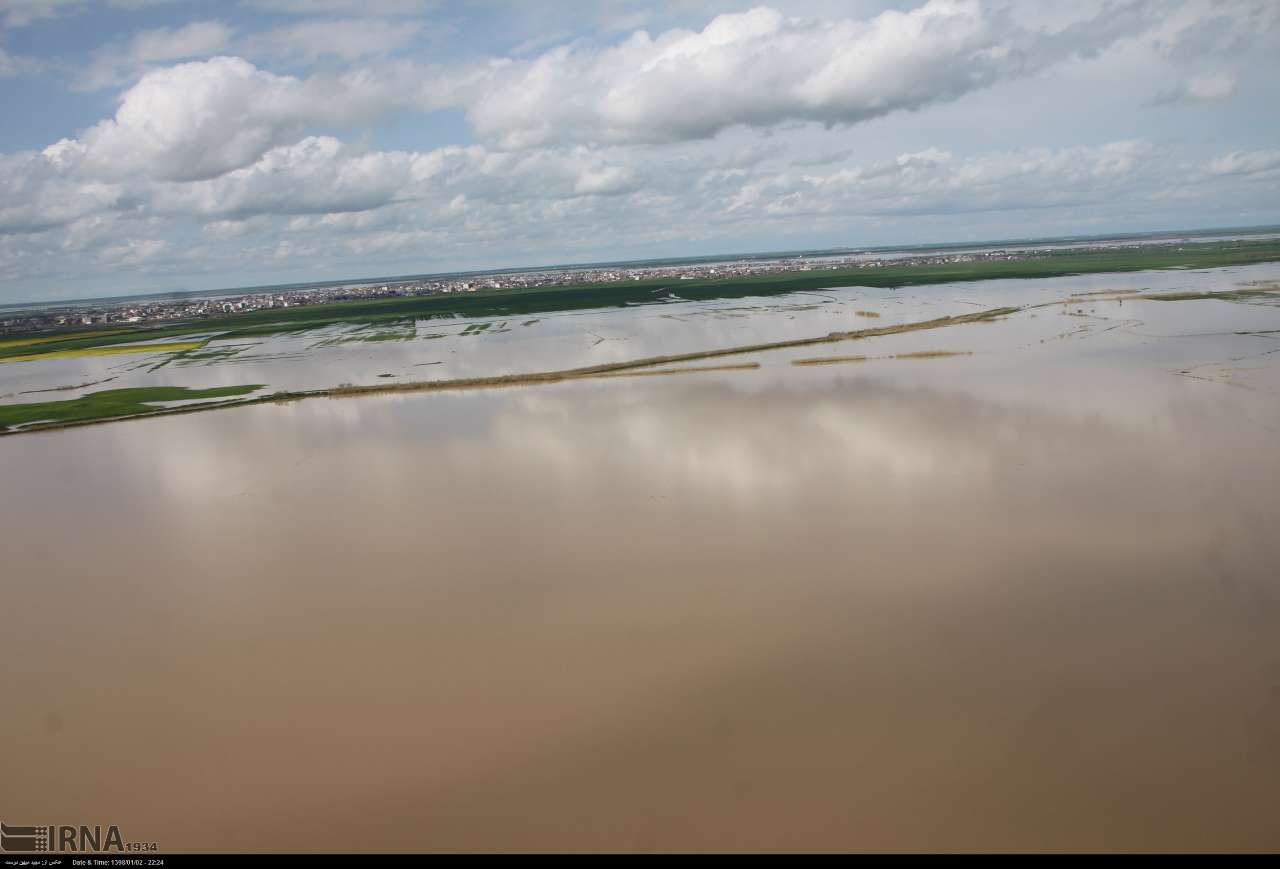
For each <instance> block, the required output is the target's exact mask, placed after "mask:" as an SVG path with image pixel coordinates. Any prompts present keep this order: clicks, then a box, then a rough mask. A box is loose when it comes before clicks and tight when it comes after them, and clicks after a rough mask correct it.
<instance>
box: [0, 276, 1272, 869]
mask: <svg viewBox="0 0 1280 869" xmlns="http://www.w3.org/2000/svg"><path fill="white" fill-rule="evenodd" d="M1078 307H1079V306H1072V308H1071V311H1072V312H1074V311H1075V310H1076V309H1077V308H1078ZM1085 309H1086V310H1085V314H1084V315H1076V314H1074V313H1068V312H1066V311H1063V310H1058V309H1043V310H1041V311H1039V312H1036V316H1034V317H1032V316H1029V315H1025V314H1024V315H1019V316H1017V317H1014V318H1010V319H1009V320H1006V321H1002V322H1000V323H994V324H989V325H971V326H965V327H959V328H957V329H954V330H942V331H940V332H936V333H930V334H913V335H901V336H891V337H887V338H883V339H875V340H874V341H870V342H865V343H862V344H858V345H849V346H833V347H832V348H831V349H830V351H829V352H830V354H831V355H832V356H841V355H845V356H847V355H850V354H853V353H857V354H865V355H868V356H872V357H877V358H874V359H871V360H869V361H867V362H864V363H860V364H858V365H819V366H800V367H797V366H793V365H790V364H789V363H790V359H792V358H800V357H812V356H813V355H814V353H813V349H812V348H801V349H799V350H796V351H795V352H794V353H792V354H790V355H788V354H786V353H782V354H760V355H759V356H758V357H749V358H747V359H745V360H744V361H758V362H760V363H761V367H760V368H759V369H748V370H731V371H729V370H726V371H708V372H700V373H693V374H689V375H687V376H682V377H653V378H619V379H610V380H598V381H589V382H577V383H567V384H558V385H551V386H538V387H530V388H516V389H501V390H488V391H480V392H472V393H459V394H448V395H402V396H382V397H368V398H348V399H332V400H316V401H309V402H303V403H300V404H294V405H286V406H271V405H264V406H257V407H251V408H243V409H236V410H227V411H217V412H212V413H208V414H197V415H193V416H185V417H172V418H163V419H155V420H145V421H138V422H129V423H120V424H111V425H104V426H94V427H89V428H84V429H74V430H66V431H57V432H48V433H39V434H31V435H23V436H20V437H14V438H7V439H5V440H4V441H3V442H0V474H2V479H3V483H4V497H3V499H2V500H0V528H2V529H3V544H4V559H3V565H4V567H3V581H2V584H0V593H2V594H3V611H4V617H3V625H4V630H3V631H2V632H0V696H3V697H4V698H5V699H4V714H3V716H0V817H2V818H3V819H4V820H5V822H6V823H16V824H37V823H73V824H90V825H92V824H101V825H104V826H105V825H107V824H117V825H119V826H120V828H121V831H122V833H123V834H124V837H125V838H126V839H129V840H133V841H143V842H149V841H155V842H157V843H158V844H159V845H160V847H161V849H163V850H169V851H295V850H302V851H328V850H338V851H415V850H557V851H560V850H690V849H692V850H760V849H765V850H771V849H788V850H850V849H853V850H960V849H963V850H975V849H976V850H1023V849H1037V850H1043V849H1050V850H1097V849H1119V850H1129V849H1141V850H1184V849H1214V850H1223V849H1225V850H1275V849H1277V848H1280V824H1277V822H1276V806H1278V805H1280V570H1278V569H1277V564H1278V563H1280V535H1277V534H1276V532H1275V529H1276V528H1277V527H1278V525H1280V521H1278V520H1280V485H1277V483H1278V482H1280V450H1278V449H1277V443H1280V400H1278V399H1280V352H1272V351H1274V350H1280V339H1278V338H1277V337H1276V336H1275V335H1271V336H1270V337H1268V334H1267V333H1266V331H1265V330H1267V329H1275V328H1280V325H1278V324H1277V322H1276V321H1277V319H1278V318H1280V309H1277V308H1274V307H1269V306H1265V305H1242V304H1231V303H1226V302H1187V303H1164V304H1161V303H1136V302H1125V303H1124V304H1123V305H1121V304H1119V303H1117V302H1114V301H1109V302H1105V303H1101V302H1100V303H1096V304H1091V305H1086V306H1085ZM1090 310H1091V313H1090ZM1086 315H1087V316H1086ZM619 316H625V314H619ZM1238 327H1243V328H1244V330H1256V331H1257V332H1258V334H1251V335H1239V334H1235V333H1236V332H1237V331H1241V329H1240V328H1238ZM928 351H946V352H964V353H972V355H970V356H962V357H947V358H916V359H912V358H907V359H888V358H881V357H889V356H892V355H895V354H905V353H921V352H928ZM1184 372H1186V373H1184Z"/></svg>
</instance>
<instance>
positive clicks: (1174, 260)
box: [0, 240, 1280, 362]
mask: <svg viewBox="0 0 1280 869" xmlns="http://www.w3.org/2000/svg"><path fill="white" fill-rule="evenodd" d="M1277 260H1280V242H1277V241H1271V240H1267V241H1236V242H1198V243H1188V244H1185V245H1179V246H1170V245H1155V246H1140V247H1124V248H1112V249H1107V250H1100V251H1099V250H1082V251H1055V252H1054V253H1052V254H1047V255H1037V256H1033V257H1028V258H1024V259H1016V260H984V261H979V262H959V263H948V264H944V265H916V264H908V265H898V266H885V267H881V268H873V269H862V268H854V269H828V268H814V269H813V270H812V271H795V272H784V273H776V274H768V275H759V276H751V277H745V278H717V279H707V280H690V281H671V280H669V279H662V280H641V281H626V282H622V283H611V284H572V285H566V286H562V287H541V288H530V289H504V290H478V291H476V292H474V293H465V294H462V293H457V294H450V295H438V296H415V297H397V298H387V299H375V300H370V301H350V302H337V303H332V304H323V305H308V306H301V307H293V308H282V309H271V310H263V311H253V312H248V313H243V314H233V315H224V316H219V317H211V318H208V319H202V320H199V321H194V322H186V323H173V324H166V325H161V326H153V325H139V326H136V327H132V328H120V329H115V328H113V329H112V330H108V331H102V330H98V331H96V332H91V333H86V332H77V331H74V330H72V331H68V332H66V333H64V334H62V335H58V336H51V335H48V334H46V333H38V334H33V335H29V336H7V337H6V338H5V339H4V341H3V342H2V343H0V362H4V361H5V360H10V361H12V360H15V359H20V358H22V357H24V356H30V355H31V352H30V350H29V349H25V348H26V346H27V344H29V343H30V342H31V341H40V342H42V343H48V344H49V346H48V347H47V348H42V351H43V350H46V349H47V351H48V352H68V351H73V350H83V349H87V348H95V347H107V346H112V345H116V344H127V343H132V342H136V341H139V340H141V339H142V338H144V337H145V338H148V339H151V340H158V339H161V338H166V337H176V336H185V335H191V334H192V333H194V332H216V333H218V334H219V335H220V337H222V338H224V339H228V340H231V339H242V338H255V337H261V336H264V335H272V334H279V333H284V332H290V331H299V330H306V329H316V328H320V327H323V326H326V325H332V324H336V323H361V324H366V325H371V324H379V323H381V324H390V323H395V322H405V321H412V320H414V319H431V318H446V319H447V318H453V317H472V318H475V317H517V316H525V315H529V314H538V313H543V314H545V313H551V312H564V311H580V310H588V309H594V308H606V307H625V306H631V305H641V304H652V303H655V302H661V301H663V300H667V299H670V298H673V297H674V298H679V299H684V300H689V301H706V300H712V299H737V298H747V297H768V296H774V295H781V294H785V293H794V292H797V291H804V290H821V289H826V288H830V287H839V286H861V287H878V288H899V287H911V286H928V285H931V284H949V283H958V282H970V281H988V280H1012V279H1035V278H1052V277H1061V276H1065V275H1088V274H1102V273H1108V272H1110V273H1124V272H1136V271H1143V270H1147V269H1167V268H1180V269H1206V268H1221V267H1224V266H1234V265H1248V264H1252V263H1262V262H1272V261H1277ZM390 339H391V335H390V334H387V335H386V337H379V338H378V339H376V340H390ZM368 340H373V339H368ZM24 342H27V343H24Z"/></svg>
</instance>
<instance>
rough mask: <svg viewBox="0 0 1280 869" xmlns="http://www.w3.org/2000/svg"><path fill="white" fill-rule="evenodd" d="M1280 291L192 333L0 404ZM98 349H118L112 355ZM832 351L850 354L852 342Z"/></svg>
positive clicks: (64, 366) (451, 370)
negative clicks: (1095, 301) (1011, 310)
mask: <svg viewBox="0 0 1280 869" xmlns="http://www.w3.org/2000/svg"><path fill="white" fill-rule="evenodd" d="M1277 283H1280V263H1271V264H1263V265H1256V266H1243V267H1236V268H1225V269H1212V270H1196V271H1187V270H1177V269H1172V270H1165V271H1151V272H1138V273H1130V274H1110V275H1088V276H1081V277H1068V278H1051V279H1042V280H1001V281H981V282H971V283H959V284H943V285H936V286H930V287H910V288H904V289H898V290H888V289H872V288H843V289H834V290H831V291H806V292H798V293H793V294H789V295H785V296H779V297H771V298H756V299H732V300H724V301H716V302H680V301H677V300H672V301H670V302H668V303H665V304H654V305H644V306H637V307H631V308H625V309H605V310H600V311H588V312H576V311H575V312H567V313H551V314H544V315H529V316H524V317H519V318H513V319H509V320H494V319H484V320H478V319H471V318H449V319H436V320H418V321H405V322H403V323H396V324H385V323H382V324H377V325H374V326H359V325H349V324H343V325H338V326H326V327H324V328H320V329H313V330H308V331H303V332H298V333H290V334H285V335H273V336H266V337H262V338H255V339H246V338H242V337H241V338H235V339H219V338H218V337H217V336H216V333H212V334H211V333H208V332H193V333H192V334H191V335H188V336H179V337H176V338H167V339H165V340H164V341H163V342H156V343H159V344H161V345H162V346H170V345H173V344H181V343H184V342H185V343H188V344H189V343H190V342H193V341H202V340H204V339H208V342H207V343H205V344H204V345H203V346H201V347H198V348H195V349H187V350H182V351H177V352H155V353H143V354H139V353H134V352H128V353H123V352H121V353H120V354H119V355H94V356H72V357H64V358H44V359H36V360H31V361H25V362H3V361H0V405H4V404H21V403H33V402H39V401H46V400H48V401H54V400H67V399H70V398H74V397H78V396H81V395H85V394H88V393H92V392H95V391H98V390H104V389H126V388H137V387H152V386H166V387H186V388H191V389H210V388H218V387H231V386H242V385H245V384H262V385H263V386H262V388H261V390H259V392H258V393H257V394H259V395H266V394H270V393H274V392H279V391H298V390H312V389H325V388H329V387H334V386H338V385H340V384H354V385H362V386H363V385H374V384H386V383H388V382H396V381H398V382H405V381H421V380H447V379H454V378H464V377H489V376H495V375H506V374H518V373H530V372H539V371H548V370H559V369H566V368H575V367H580V366H587V365H598V364H602V363H611V362H621V361H626V360H630V359H638V358H643V357H647V356H654V355H664V354H670V353H684V352H694V351H699V350H707V349H713V348H718V347H728V346H735V345H739V344H751V343H762V342H768V341H781V340H789V339H795V338H807V337H813V336H818V335H825V334H828V333H829V332H833V331H849V330H853V329H862V328H869V327H875V326H887V325H892V324H895V323H905V322H912V321H917V320H928V319H934V318H937V317H941V316H944V315H953V316H954V315H958V314H971V313H974V312H975V311H979V310H982V309H984V308H993V307H1000V306H1005V305H1019V306H1020V305H1031V304H1037V303H1041V302H1046V301H1053V300H1057V299H1065V298H1068V297H1071V296H1073V295H1075V294H1079V293H1102V292H1107V291H1119V292H1124V291H1130V292H1136V291H1141V292H1152V293H1168V292H1190V293H1196V292H1220V291H1223V290H1231V289H1236V288H1240V287H1251V286H1256V285H1260V284H1261V285H1271V284H1277ZM1265 301H1267V300H1264V302H1265ZM1269 301H1270V302H1271V303H1272V304H1274V303H1275V302H1276V300H1275V299H1271V300H1269ZM1135 304H1138V303H1133V302H1131V303H1130V309H1129V311H1130V313H1132V312H1133V311H1135V310H1136V309H1135V308H1134V307H1133V306H1134V305H1135ZM1095 310H1097V311H1100V312H1102V313H1104V314H1106V315H1108V316H1113V315H1114V314H1115V313H1116V312H1117V311H1118V310H1119V309H1118V308H1116V307H1115V306H1114V304H1113V305H1112V306H1110V307H1104V308H1101V309H1098V308H1097V306H1096V305H1095ZM1142 311H1143V315H1144V317H1151V318H1156V317H1159V316H1168V315H1167V314H1163V315H1162V314H1159V313H1156V312H1154V311H1153V308H1152V306H1150V305H1146V304H1144V305H1143V308H1142ZM1183 313H1184V314H1185V312H1183ZM867 314H872V315H876V316H866V315H867ZM1178 316H1183V315H1182V314H1180V315H1178ZM1054 325H1055V326H1057V325H1061V326H1063V329H1064V330H1071V331H1078V330H1079V328H1080V327H1081V326H1083V325H1084V324H1083V323H1072V322H1071V321H1062V322H1056V321H1055V324H1054ZM1097 325H1098V324H1091V325H1090V326H1089V329H1090V330H1091V331H1093V330H1096V327H1097ZM851 346H852V345H851ZM36 349H39V348H36ZM104 349H105V350H107V351H113V352H115V351H120V350H121V347H120V346H117V347H114V348H104ZM123 349H125V350H131V349H133V348H132V347H130V346H125V347H124V348H123ZM94 352H98V351H94ZM839 352H841V353H848V352H854V353H861V351H860V350H857V349H856V348H855V349H853V350H850V349H849V348H843V349H841V350H840V351H839Z"/></svg>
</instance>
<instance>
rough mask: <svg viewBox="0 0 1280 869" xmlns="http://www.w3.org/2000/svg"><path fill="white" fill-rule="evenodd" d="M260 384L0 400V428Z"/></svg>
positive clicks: (224, 394)
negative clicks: (27, 401) (26, 401)
mask: <svg viewBox="0 0 1280 869" xmlns="http://www.w3.org/2000/svg"><path fill="white" fill-rule="evenodd" d="M261 388H262V385H261V384H253V385H248V386H219V387H215V388H213V389H188V388H187V387H185V386H140V387H134V388H131V389H105V390H101V391H99V392H90V393H88V394H87V395H82V396H80V397H79V398H72V399H68V400H66V401H42V402H38V403H35V404H0V430H3V429H5V428H8V427H10V426H15V425H29V424H31V423H54V424H66V423H76V422H85V421H89V420H101V419H114V418H117V417H126V416H136V415H138V414H145V413H152V412H154V411H156V410H157V409H158V408H157V407H156V403H157V402H163V401H189V400H194V399H204V398H235V397H238V396H241V395H248V394H249V393H250V392H254V391H256V390H258V389H261Z"/></svg>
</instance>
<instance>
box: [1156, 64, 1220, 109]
mask: <svg viewBox="0 0 1280 869" xmlns="http://www.w3.org/2000/svg"><path fill="white" fill-rule="evenodd" d="M1236 83H1237V82H1236V77H1235V75H1234V74H1232V73H1230V72H1225V71H1220V72H1206V73H1200V74H1198V75H1192V76H1188V77H1187V78H1185V79H1183V80H1182V81H1180V82H1179V83H1178V85H1177V86H1176V87H1174V88H1172V89H1170V90H1167V91H1165V92H1164V93H1162V94H1161V95H1160V96H1159V97H1157V98H1156V102H1157V103H1159V104H1170V103H1181V102H1196V103H1204V102H1213V101H1216V100H1225V99H1227V98H1228V97H1230V96H1232V95H1233V94H1234V93H1235V92H1236Z"/></svg>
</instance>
